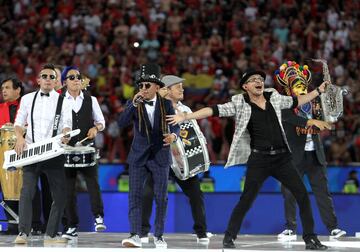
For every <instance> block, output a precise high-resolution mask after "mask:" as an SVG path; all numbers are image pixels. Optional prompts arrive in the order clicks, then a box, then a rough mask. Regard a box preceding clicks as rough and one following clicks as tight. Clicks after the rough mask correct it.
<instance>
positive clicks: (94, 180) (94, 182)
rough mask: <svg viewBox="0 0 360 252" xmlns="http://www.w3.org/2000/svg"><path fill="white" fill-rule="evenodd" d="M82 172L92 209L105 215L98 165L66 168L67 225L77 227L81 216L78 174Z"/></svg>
mask: <svg viewBox="0 0 360 252" xmlns="http://www.w3.org/2000/svg"><path fill="white" fill-rule="evenodd" d="M78 172H80V173H81V174H82V175H83V176H84V179H85V182H86V187H87V189H88V192H89V195H90V204H91V211H92V213H93V215H94V216H98V215H100V216H101V217H104V206H103V201H102V198H101V192H100V186H99V182H98V165H97V164H96V165H94V166H91V167H84V168H65V176H66V186H67V204H66V208H65V215H66V219H67V221H66V222H67V223H64V220H63V224H66V226H67V227H69V228H70V227H77V225H78V224H79V216H78V214H77V198H76V195H77V193H76V188H75V185H76V176H77V173H78Z"/></svg>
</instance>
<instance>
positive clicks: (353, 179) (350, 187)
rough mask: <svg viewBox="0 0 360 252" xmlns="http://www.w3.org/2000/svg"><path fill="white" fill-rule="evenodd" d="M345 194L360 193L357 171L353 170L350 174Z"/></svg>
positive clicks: (344, 189)
mask: <svg viewBox="0 0 360 252" xmlns="http://www.w3.org/2000/svg"><path fill="white" fill-rule="evenodd" d="M343 192H344V193H359V179H358V174H357V171H356V170H352V171H350V172H349V176H348V178H347V180H346V181H345V184H344V188H343Z"/></svg>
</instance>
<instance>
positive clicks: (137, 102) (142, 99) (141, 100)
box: [134, 96, 144, 104]
mask: <svg viewBox="0 0 360 252" xmlns="http://www.w3.org/2000/svg"><path fill="white" fill-rule="evenodd" d="M143 101H144V97H142V96H138V97H136V99H135V101H134V103H136V104H139V103H141V102H143Z"/></svg>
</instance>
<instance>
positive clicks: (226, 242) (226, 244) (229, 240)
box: [223, 235, 236, 248]
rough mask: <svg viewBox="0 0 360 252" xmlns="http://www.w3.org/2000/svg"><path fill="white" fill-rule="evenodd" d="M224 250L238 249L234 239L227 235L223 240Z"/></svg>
mask: <svg viewBox="0 0 360 252" xmlns="http://www.w3.org/2000/svg"><path fill="white" fill-rule="evenodd" d="M223 248H236V247H235V243H234V239H233V238H231V237H230V236H227V235H225V236H224V240H223Z"/></svg>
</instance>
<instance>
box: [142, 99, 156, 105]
mask: <svg viewBox="0 0 360 252" xmlns="http://www.w3.org/2000/svg"><path fill="white" fill-rule="evenodd" d="M144 103H145V104H147V105H149V106H153V105H154V101H147V100H144Z"/></svg>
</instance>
